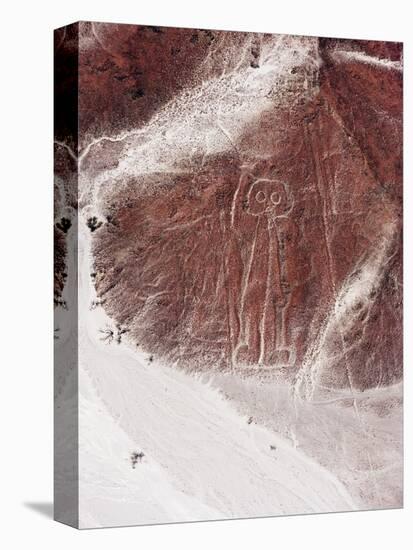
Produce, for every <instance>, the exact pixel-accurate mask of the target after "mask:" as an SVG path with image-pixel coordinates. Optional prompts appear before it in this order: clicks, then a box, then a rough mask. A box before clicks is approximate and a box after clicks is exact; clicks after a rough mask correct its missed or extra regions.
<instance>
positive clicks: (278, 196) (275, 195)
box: [270, 191, 281, 205]
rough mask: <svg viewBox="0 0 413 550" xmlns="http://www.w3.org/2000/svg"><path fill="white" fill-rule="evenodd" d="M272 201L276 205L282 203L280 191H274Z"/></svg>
mask: <svg viewBox="0 0 413 550" xmlns="http://www.w3.org/2000/svg"><path fill="white" fill-rule="evenodd" d="M270 198H271V202H272V203H273V204H275V205H277V204H280V202H281V194H280V193H278V192H277V191H274V192H273V193H271V197H270Z"/></svg>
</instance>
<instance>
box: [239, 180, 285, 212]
mask: <svg viewBox="0 0 413 550" xmlns="http://www.w3.org/2000/svg"><path fill="white" fill-rule="evenodd" d="M291 208H292V200H291V197H290V195H289V193H288V190H287V187H286V185H285V184H284V183H282V182H279V181H274V180H265V179H261V180H257V181H256V182H254V183H253V184H252V185H251V187H250V190H249V193H248V212H249V213H250V214H252V215H253V216H260V215H262V214H267V215H268V216H269V217H270V218H277V217H280V216H286V215H287V214H288V213H289V212H290V210H291Z"/></svg>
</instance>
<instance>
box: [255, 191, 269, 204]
mask: <svg viewBox="0 0 413 550" xmlns="http://www.w3.org/2000/svg"><path fill="white" fill-rule="evenodd" d="M266 199H267V197H266V195H265V193H264V191H258V192H257V194H256V195H255V200H256V201H257V202H265V201H266Z"/></svg>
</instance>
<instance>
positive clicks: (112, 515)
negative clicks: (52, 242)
mask: <svg viewBox="0 0 413 550" xmlns="http://www.w3.org/2000/svg"><path fill="white" fill-rule="evenodd" d="M87 239H88V235H86V234H85V233H81V238H80V243H79V244H80V247H79V248H80V250H79V265H80V267H81V268H80V270H79V271H80V279H79V318H80V326H79V329H80V343H79V347H80V369H79V378H80V383H79V387H80V420H79V422H80V424H79V428H80V460H79V469H80V526H81V527H83V528H87V527H99V526H114V525H130V524H147V523H158V522H176V521H196V520H206V519H223V518H233V517H251V516H265V515H277V514H299V513H309V512H329V511H340V510H352V509H355V508H356V506H355V504H354V502H353V500H352V498H351V497H350V495H349V493H348V492H347V491H346V489H345V488H344V486H343V484H342V483H340V482H339V481H338V479H337V478H336V477H335V476H334V475H332V474H331V473H329V471H328V470H327V469H325V468H323V467H321V466H320V465H319V464H317V462H315V461H313V460H312V459H310V458H309V457H308V456H306V455H305V454H304V453H303V452H301V451H300V450H298V449H296V448H295V447H294V444H293V443H292V442H291V441H290V440H289V439H288V438H285V439H284V438H282V437H280V436H279V435H277V434H276V433H274V432H271V431H270V430H268V429H265V428H263V427H260V426H258V425H256V424H254V423H252V424H248V423H247V417H246V416H243V415H240V414H239V413H237V411H236V410H235V408H233V407H232V406H231V404H230V403H229V402H228V401H226V400H225V399H224V398H223V397H222V396H221V395H220V394H219V393H218V391H217V390H216V389H214V388H213V387H212V386H211V385H209V384H205V383H203V382H202V381H201V380H199V379H197V378H195V377H193V376H190V375H186V374H184V373H182V372H178V371H176V370H175V369H173V368H168V367H165V366H161V365H157V364H155V362H152V363H150V362H148V360H147V358H146V357H144V356H143V355H142V354H139V353H138V352H135V350H133V349H132V348H131V347H130V346H128V344H126V343H122V344H120V345H119V344H116V343H115V342H113V343H111V344H107V343H105V342H103V341H102V340H101V336H102V334H101V333H100V332H99V329H101V328H105V326H111V322H110V320H109V319H108V318H107V317H106V315H105V313H104V312H103V310H102V308H96V309H93V310H90V309H89V305H90V303H91V301H92V300H93V299H94V291H93V287H92V285H91V283H90V277H89V273H90V272H91V271H92V269H91V266H90V260H89V253H88V249H87V248H88V241H87ZM270 446H275V447H276V449H275V450H271V448H270ZM133 451H137V452H139V451H142V452H143V453H144V454H145V456H144V458H143V460H142V462H141V463H138V464H137V465H136V468H135V469H133V468H132V464H131V461H130V455H131V453H132V452H133Z"/></svg>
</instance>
